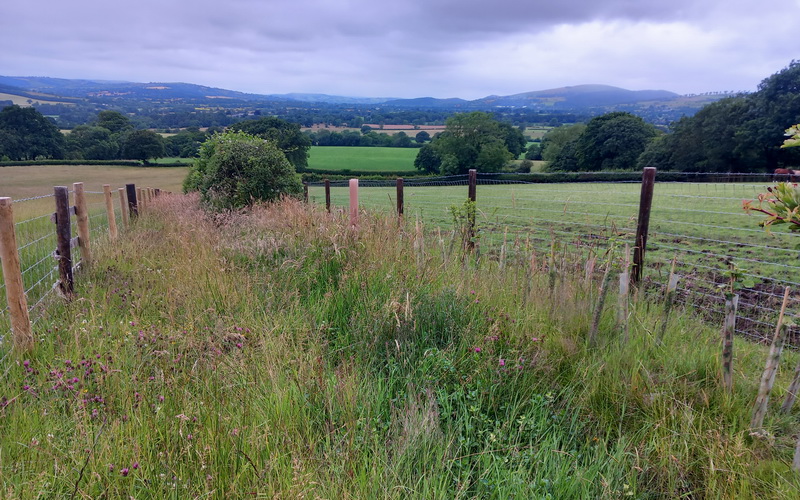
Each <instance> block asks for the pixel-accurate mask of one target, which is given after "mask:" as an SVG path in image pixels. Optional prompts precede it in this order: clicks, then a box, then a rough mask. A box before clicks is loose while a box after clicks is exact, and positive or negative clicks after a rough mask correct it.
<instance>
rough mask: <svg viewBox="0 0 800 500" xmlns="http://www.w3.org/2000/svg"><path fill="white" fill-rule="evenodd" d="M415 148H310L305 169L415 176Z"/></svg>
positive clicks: (416, 150)
mask: <svg viewBox="0 0 800 500" xmlns="http://www.w3.org/2000/svg"><path fill="white" fill-rule="evenodd" d="M418 151H419V150H418V149H417V148H362V147H350V146H312V147H311V150H310V151H309V156H308V168H310V169H319V170H354V171H363V172H378V171H391V172H396V171H403V170H408V171H409V172H416V170H415V169H414V159H415V158H416V157H417V152H418Z"/></svg>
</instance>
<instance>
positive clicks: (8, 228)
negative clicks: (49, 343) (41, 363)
mask: <svg viewBox="0 0 800 500" xmlns="http://www.w3.org/2000/svg"><path fill="white" fill-rule="evenodd" d="M0 261H2V266H3V280H4V281H5V284H6V301H7V302H8V311H9V313H10V314H11V339H12V342H13V344H14V349H16V350H17V351H20V352H24V351H30V350H31V349H33V332H32V330H31V320H30V317H29V316H28V301H27V300H26V299H25V285H24V284H23V282H22V269H21V268H20V264H19V250H17V235H16V232H15V230H14V209H13V207H12V201H11V198H0Z"/></svg>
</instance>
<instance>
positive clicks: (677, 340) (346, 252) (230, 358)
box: [0, 195, 800, 498]
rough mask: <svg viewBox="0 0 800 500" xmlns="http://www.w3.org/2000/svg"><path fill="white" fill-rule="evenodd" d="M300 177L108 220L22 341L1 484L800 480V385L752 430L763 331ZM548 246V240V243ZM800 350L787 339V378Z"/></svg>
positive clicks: (252, 488)
mask: <svg viewBox="0 0 800 500" xmlns="http://www.w3.org/2000/svg"><path fill="white" fill-rule="evenodd" d="M431 229H432V227H428V228H427V231H426V228H424V227H422V228H419V230H416V229H415V228H414V225H413V224H412V223H410V222H409V223H408V224H406V225H400V226H398V224H397V221H396V219H395V218H394V217H384V216H381V215H379V214H378V215H376V214H374V213H366V212H364V213H362V214H361V218H360V221H359V226H358V228H352V227H350V225H349V221H348V220H347V219H346V218H344V217H342V216H338V215H333V216H329V215H326V214H324V213H322V211H321V210H320V209H318V208H314V207H311V206H307V205H303V204H300V203H297V202H292V201H287V202H284V203H282V204H279V205H273V206H263V207H256V208H253V209H251V210H249V211H246V212H243V213H239V214H228V215H210V214H207V213H205V212H203V211H202V210H201V209H200V208H199V206H198V203H197V199H196V198H195V197H185V196H177V195H175V196H164V197H162V198H160V199H158V200H157V201H156V202H155V203H154V205H153V208H152V210H150V211H149V212H148V213H145V214H144V215H143V216H141V217H140V218H139V220H138V221H137V223H136V225H135V227H133V228H132V229H131V230H130V231H129V232H128V233H126V234H124V237H123V238H121V240H120V241H119V243H117V244H115V245H108V244H104V245H98V246H97V248H96V249H95V254H96V263H95V265H94V266H93V267H92V268H91V269H86V270H84V271H82V272H81V273H80V275H79V278H78V284H79V286H78V291H77V293H78V297H79V299H78V300H75V301H73V302H72V303H70V304H64V303H62V302H61V301H59V300H54V301H53V302H52V303H51V304H50V307H49V308H48V310H47V313H46V314H45V315H44V316H43V317H42V318H41V320H40V321H39V322H38V323H37V325H36V335H37V338H38V343H37V346H36V348H35V350H34V352H32V353H30V354H28V355H24V356H20V355H17V354H14V353H12V352H10V351H8V349H9V346H8V343H5V344H3V346H2V352H0V354H2V359H3V361H2V363H3V366H2V373H3V377H4V378H5V381H4V382H5V383H4V384H3V387H5V389H3V393H2V394H0V401H2V404H1V405H0V450H2V460H0V491H2V492H3V493H2V495H4V496H7V497H16V498H30V497H36V496H39V497H65V496H70V495H73V493H74V494H75V496H81V497H97V496H105V497H127V496H133V497H135V498H189V497H192V498H204V497H213V498H241V497H246V496H262V497H278V498H298V497H314V498H601V497H602V498H620V497H632V498H676V497H687V498H694V497H703V498H791V497H792V496H793V495H795V494H796V492H797V489H798V488H799V487H800V478H799V477H798V475H797V474H794V473H792V472H791V471H790V470H789V465H788V464H789V462H790V460H791V452H792V448H793V436H792V434H793V433H794V432H796V428H797V415H798V414H797V410H795V411H794V412H793V413H792V414H791V415H789V416H783V417H780V416H776V414H775V412H774V411H773V412H771V413H770V414H769V416H768V418H767V421H766V430H767V431H768V434H769V435H770V436H772V439H767V440H760V439H755V438H753V437H752V436H751V435H750V432H749V431H750V429H748V423H749V414H750V407H751V403H752V401H753V399H754V398H755V395H756V390H757V383H758V377H759V375H760V370H761V369H762V368H763V363H764V359H765V355H766V352H765V349H764V348H763V347H761V346H758V345H754V344H749V343H746V342H742V341H740V340H737V343H736V350H735V356H736V357H735V365H734V366H735V378H734V381H735V388H734V392H733V394H732V395H728V394H726V393H725V391H724V390H723V389H722V388H721V383H720V380H719V375H718V372H719V368H720V364H719V359H718V357H719V356H718V354H719V351H720V350H721V349H720V346H719V344H720V342H719V334H718V332H717V330H716V328H710V327H708V326H706V325H704V324H703V323H702V322H700V321H698V320H697V319H696V318H694V317H692V316H691V314H690V313H687V312H684V311H678V313H677V314H673V316H672V317H671V318H672V319H671V320H670V322H669V324H668V325H667V326H668V328H667V334H666V336H665V339H664V344H663V345H661V346H657V345H656V344H655V342H654V331H655V330H656V328H657V327H658V325H659V324H660V322H661V321H662V320H663V310H662V308H661V306H660V304H659V301H658V300H657V299H654V298H648V297H647V296H645V295H644V294H641V295H640V296H639V298H638V300H636V301H635V302H634V303H633V304H632V308H631V317H630V320H629V323H630V341H629V342H627V343H622V342H621V341H620V336H619V332H618V330H617V329H616V327H615V324H614V311H613V308H610V307H609V309H608V310H607V311H606V314H605V315H604V316H603V319H602V321H601V330H600V334H599V336H598V346H597V347H596V348H589V347H587V343H586V335H587V330H588V325H589V323H590V321H591V309H592V305H593V304H594V302H595V300H596V298H597V282H596V281H590V282H587V280H586V279H585V278H584V273H583V271H582V269H581V268H580V263H573V265H568V266H564V267H563V268H562V269H561V273H560V274H559V276H558V277H557V279H555V280H551V277H550V275H549V274H548V272H546V270H545V269H544V268H543V267H542V266H541V264H538V265H535V266H531V265H530V264H529V262H530V255H529V252H531V251H532V250H533V249H532V248H524V247H523V249H524V251H522V250H523V249H520V251H518V252H516V253H511V254H509V259H508V260H507V261H506V262H504V264H503V265H502V266H501V265H500V262H498V261H496V260H494V259H491V258H487V257H483V258H481V259H480V260H479V261H477V262H476V261H475V260H474V259H473V258H471V257H469V256H464V255H462V253H461V252H460V250H459V244H458V242H457V241H451V242H448V241H440V239H439V235H438V233H437V232H432V231H431ZM537 262H539V263H541V262H542V259H541V256H540V258H539V260H538V261H537ZM796 360H797V356H796V354H795V353H788V355H787V356H786V358H785V359H784V361H783V363H782V364H781V370H780V372H779V375H778V380H777V384H776V389H775V396H774V398H773V405H772V406H773V407H774V406H775V402H776V401H778V399H779V398H781V397H782V396H783V394H784V393H785V390H786V387H787V385H788V379H789V378H790V377H791V371H792V367H793V366H794V363H795V362H796Z"/></svg>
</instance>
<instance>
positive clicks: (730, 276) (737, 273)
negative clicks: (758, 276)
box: [717, 260, 756, 299]
mask: <svg viewBox="0 0 800 500" xmlns="http://www.w3.org/2000/svg"><path fill="white" fill-rule="evenodd" d="M726 264H727V265H728V269H727V271H725V272H724V276H725V277H726V278H727V279H726V282H725V283H720V284H719V285H717V288H719V289H720V290H722V291H723V292H724V293H725V298H727V299H730V298H732V297H733V296H734V295H736V292H738V291H739V290H741V289H742V288H753V287H754V286H755V285H756V283H755V281H754V280H753V278H752V277H750V276H748V275H747V270H746V269H742V268H740V267H739V266H737V265H736V263H734V262H733V261H732V260H728V261H726Z"/></svg>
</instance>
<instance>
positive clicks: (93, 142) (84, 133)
mask: <svg viewBox="0 0 800 500" xmlns="http://www.w3.org/2000/svg"><path fill="white" fill-rule="evenodd" d="M67 151H68V153H67V154H68V156H69V157H70V158H72V159H76V160H113V159H115V158H117V157H118V156H119V143H118V142H117V140H116V138H114V137H112V134H111V132H110V131H109V130H108V129H107V128H104V127H92V126H89V125H78V126H77V127H75V128H74V129H72V131H71V132H70V133H69V134H68V135H67Z"/></svg>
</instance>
